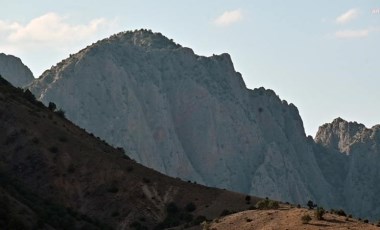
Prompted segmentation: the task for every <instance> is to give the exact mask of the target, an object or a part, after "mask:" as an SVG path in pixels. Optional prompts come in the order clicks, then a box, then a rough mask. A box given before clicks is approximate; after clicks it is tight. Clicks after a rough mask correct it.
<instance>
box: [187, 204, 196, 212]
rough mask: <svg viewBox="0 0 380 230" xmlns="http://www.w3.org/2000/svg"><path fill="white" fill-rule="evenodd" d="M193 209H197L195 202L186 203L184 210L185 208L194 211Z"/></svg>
mask: <svg viewBox="0 0 380 230" xmlns="http://www.w3.org/2000/svg"><path fill="white" fill-rule="evenodd" d="M195 209H197V207H196V206H195V204H194V203H193V202H190V203H188V204H187V205H186V207H185V210H186V211H187V212H194V211H195Z"/></svg>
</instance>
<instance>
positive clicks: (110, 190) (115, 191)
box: [107, 185, 119, 193]
mask: <svg viewBox="0 0 380 230" xmlns="http://www.w3.org/2000/svg"><path fill="white" fill-rule="evenodd" d="M118 191H119V189H118V188H117V187H116V186H115V185H113V186H111V187H110V188H108V189H107V192H109V193H117V192H118Z"/></svg>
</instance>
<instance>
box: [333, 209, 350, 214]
mask: <svg viewBox="0 0 380 230" xmlns="http://www.w3.org/2000/svg"><path fill="white" fill-rule="evenodd" d="M333 213H335V214H337V215H339V216H347V215H346V213H345V212H344V210H343V209H339V210H337V211H335V212H333Z"/></svg>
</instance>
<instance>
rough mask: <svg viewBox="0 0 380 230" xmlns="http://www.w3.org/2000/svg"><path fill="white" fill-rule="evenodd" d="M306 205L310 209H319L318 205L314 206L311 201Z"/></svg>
mask: <svg viewBox="0 0 380 230" xmlns="http://www.w3.org/2000/svg"><path fill="white" fill-rule="evenodd" d="M306 205H307V207H309V209H314V208H315V207H317V204H314V202H313V201H311V200H309V201H308V202H307V204H306Z"/></svg>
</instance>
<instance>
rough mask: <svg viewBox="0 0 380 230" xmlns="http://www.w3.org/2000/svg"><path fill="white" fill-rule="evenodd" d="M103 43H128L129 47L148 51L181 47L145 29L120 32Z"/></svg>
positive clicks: (171, 40) (159, 34)
mask: <svg viewBox="0 0 380 230" xmlns="http://www.w3.org/2000/svg"><path fill="white" fill-rule="evenodd" d="M105 41H107V42H112V43H114V42H117V43H120V42H121V43H128V44H130V45H134V46H139V47H143V48H149V49H176V48H180V47H181V46H180V45H179V44H177V43H175V42H174V41H173V39H169V38H167V37H165V36H164V35H162V34H161V33H154V32H152V31H151V30H147V29H140V30H134V31H126V32H121V33H118V34H115V35H113V36H111V37H110V38H108V39H106V40H105Z"/></svg>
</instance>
